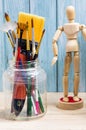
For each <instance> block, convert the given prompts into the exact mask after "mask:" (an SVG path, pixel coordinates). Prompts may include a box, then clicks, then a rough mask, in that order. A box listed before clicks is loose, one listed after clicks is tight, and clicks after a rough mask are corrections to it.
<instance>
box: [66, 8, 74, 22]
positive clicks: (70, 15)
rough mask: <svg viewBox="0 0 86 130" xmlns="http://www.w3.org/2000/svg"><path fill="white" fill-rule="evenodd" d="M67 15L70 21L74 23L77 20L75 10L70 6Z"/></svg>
mask: <svg viewBox="0 0 86 130" xmlns="http://www.w3.org/2000/svg"><path fill="white" fill-rule="evenodd" d="M66 15H67V18H68V20H69V21H72V20H74V19H75V9H74V7H73V6H68V7H67V8H66Z"/></svg>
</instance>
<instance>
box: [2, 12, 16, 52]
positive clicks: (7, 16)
mask: <svg viewBox="0 0 86 130" xmlns="http://www.w3.org/2000/svg"><path fill="white" fill-rule="evenodd" d="M4 17H5V20H6V21H7V22H10V21H11V19H10V17H9V15H8V14H7V13H5V14H4ZM7 36H9V37H10V38H9V40H10V42H11V45H12V47H13V48H14V50H13V53H15V46H16V45H15V44H16V34H15V32H14V31H12V30H9V32H8V33H7ZM13 44H14V46H13Z"/></svg>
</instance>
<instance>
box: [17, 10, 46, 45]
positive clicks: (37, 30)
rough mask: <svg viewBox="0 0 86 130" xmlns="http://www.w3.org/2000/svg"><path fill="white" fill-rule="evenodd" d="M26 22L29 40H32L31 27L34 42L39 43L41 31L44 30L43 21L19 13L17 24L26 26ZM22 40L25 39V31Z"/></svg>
mask: <svg viewBox="0 0 86 130" xmlns="http://www.w3.org/2000/svg"><path fill="white" fill-rule="evenodd" d="M27 21H28V27H29V31H28V35H29V37H28V38H29V40H32V26H34V40H35V42H38V43H39V42H40V39H41V35H42V30H43V28H44V22H45V19H44V18H43V17H40V16H36V15H32V14H28V13H23V12H20V13H19V16H18V23H24V24H26V22H27ZM31 21H32V23H31ZM33 23H34V24H33ZM32 24H33V25H32ZM22 39H27V38H26V32H25V31H24V33H23V36H22Z"/></svg>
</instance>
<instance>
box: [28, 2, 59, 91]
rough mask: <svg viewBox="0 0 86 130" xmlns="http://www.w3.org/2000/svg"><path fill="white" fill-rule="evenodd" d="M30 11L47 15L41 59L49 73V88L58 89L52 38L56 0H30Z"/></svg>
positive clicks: (54, 28)
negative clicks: (53, 64)
mask: <svg viewBox="0 0 86 130" xmlns="http://www.w3.org/2000/svg"><path fill="white" fill-rule="evenodd" d="M30 13H34V14H37V15H39V16H43V17H45V29H46V32H45V36H44V38H43V41H42V43H41V48H40V53H39V61H40V64H41V66H42V67H43V68H44V70H45V71H46V73H47V90H48V91H56V90H57V85H56V80H57V77H56V73H57V72H56V65H55V66H53V67H52V66H51V61H52V58H53V53H52V38H53V35H54V32H55V30H56V0H54V1H53V0H49V1H47V0H43V1H42V0H30Z"/></svg>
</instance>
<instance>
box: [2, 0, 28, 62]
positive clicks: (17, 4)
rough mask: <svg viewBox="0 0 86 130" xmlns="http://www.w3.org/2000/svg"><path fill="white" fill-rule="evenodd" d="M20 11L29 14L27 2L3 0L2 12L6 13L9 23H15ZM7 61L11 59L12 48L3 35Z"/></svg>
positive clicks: (22, 0) (25, 0)
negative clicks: (9, 19)
mask: <svg viewBox="0 0 86 130" xmlns="http://www.w3.org/2000/svg"><path fill="white" fill-rule="evenodd" d="M20 11H23V12H29V0H16V1H15V0H12V1H11V0H4V12H6V13H8V14H9V16H10V18H11V21H17V19H18V13H19V12H20ZM4 40H5V44H6V46H5V47H6V55H7V58H8V59H7V61H9V60H10V59H11V58H12V47H11V45H10V43H9V40H8V38H7V36H6V35H5V39H4Z"/></svg>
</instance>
